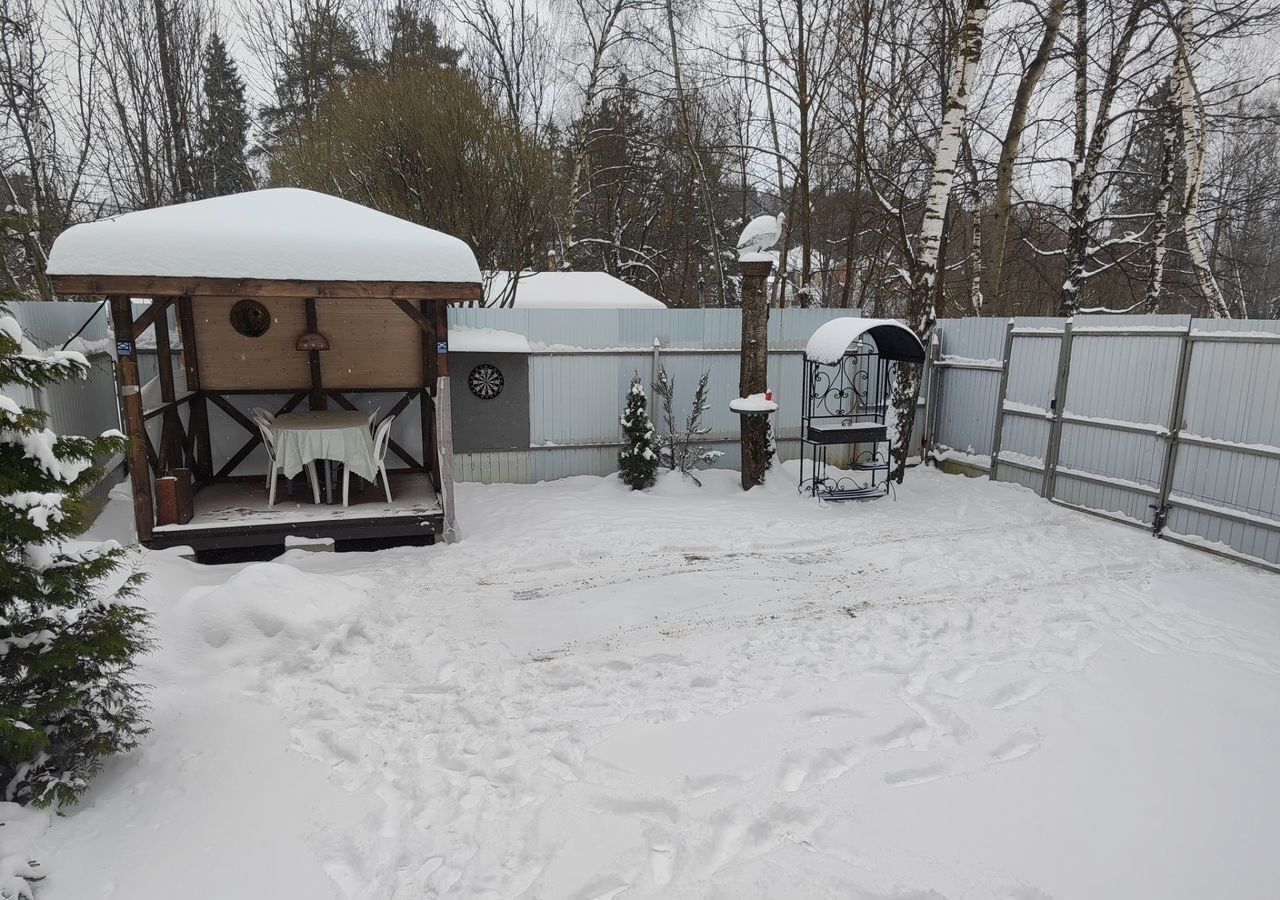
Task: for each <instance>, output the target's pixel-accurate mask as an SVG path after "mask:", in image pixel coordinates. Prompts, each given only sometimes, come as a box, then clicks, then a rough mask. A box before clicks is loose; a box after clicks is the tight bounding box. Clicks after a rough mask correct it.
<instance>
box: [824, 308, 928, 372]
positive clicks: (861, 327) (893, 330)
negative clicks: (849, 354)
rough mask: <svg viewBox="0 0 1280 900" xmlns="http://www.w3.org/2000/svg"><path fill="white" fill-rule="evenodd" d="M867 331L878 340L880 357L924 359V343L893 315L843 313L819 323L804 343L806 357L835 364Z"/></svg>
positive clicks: (829, 364) (910, 359) (904, 359)
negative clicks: (874, 316)
mask: <svg viewBox="0 0 1280 900" xmlns="http://www.w3.org/2000/svg"><path fill="white" fill-rule="evenodd" d="M864 334H865V335H867V336H868V337H870V338H871V340H872V341H874V342H875V345H876V352H878V353H879V354H880V358H881V359H890V360H897V361H899V362H924V345H923V344H921V343H920V339H919V338H918V337H916V335H915V332H913V331H912V330H911V329H910V328H908V327H907V326H906V325H903V324H902V323H901V322H897V321H895V320H893V319H857V318H854V317H852V316H841V317H840V318H838V319H832V320H831V321H829V322H825V323H823V324H822V325H821V326H819V327H818V330H817V331H815V332H814V333H813V335H812V336H811V337H810V338H809V343H808V344H806V345H805V348H804V355H805V358H806V359H810V360H812V361H814V362H817V363H822V364H824V365H828V366H832V365H835V364H836V363H838V362H839V361H840V358H841V357H842V356H844V354H845V351H846V350H848V349H849V347H850V346H851V345H853V344H854V343H856V342H857V341H858V340H859V339H860V338H861V337H862V336H863V335H864Z"/></svg>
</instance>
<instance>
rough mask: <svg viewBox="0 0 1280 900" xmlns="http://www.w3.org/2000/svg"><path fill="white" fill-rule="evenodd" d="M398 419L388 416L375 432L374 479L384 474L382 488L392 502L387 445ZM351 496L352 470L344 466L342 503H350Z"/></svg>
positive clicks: (344, 504)
mask: <svg viewBox="0 0 1280 900" xmlns="http://www.w3.org/2000/svg"><path fill="white" fill-rule="evenodd" d="M395 420H396V417H395V416H387V417H386V418H385V419H383V420H382V421H381V422H379V423H378V428H377V430H375V431H374V433H373V464H374V466H375V467H376V468H377V471H376V472H375V473H374V479H375V480H376V479H377V476H379V475H381V476H382V490H383V491H384V492H385V493H386V495H387V502H388V503H390V502H391V480H390V479H389V478H388V477H387V447H388V446H389V445H390V443H391V423H392V422H394V421H395ZM350 498H351V470H350V469H348V468H346V467H344V468H343V470H342V505H343V506H347V505H349V502H350Z"/></svg>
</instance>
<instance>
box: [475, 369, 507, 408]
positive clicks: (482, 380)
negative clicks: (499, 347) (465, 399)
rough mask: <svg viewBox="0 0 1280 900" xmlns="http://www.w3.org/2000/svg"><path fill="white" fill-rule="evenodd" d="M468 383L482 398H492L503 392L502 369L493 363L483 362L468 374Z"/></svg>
mask: <svg viewBox="0 0 1280 900" xmlns="http://www.w3.org/2000/svg"><path fill="white" fill-rule="evenodd" d="M467 385H468V386H469V387H470V388H471V393H473V394H475V395H476V396H477V397H479V398H480V399H481V400H492V399H493V398H494V397H496V396H498V395H499V394H501V393H502V385H503V379H502V371H501V370H500V369H499V368H498V367H497V366H495V365H492V364H491V363H481V364H480V365H478V366H476V367H475V368H474V369H472V370H471V374H470V375H468V376H467Z"/></svg>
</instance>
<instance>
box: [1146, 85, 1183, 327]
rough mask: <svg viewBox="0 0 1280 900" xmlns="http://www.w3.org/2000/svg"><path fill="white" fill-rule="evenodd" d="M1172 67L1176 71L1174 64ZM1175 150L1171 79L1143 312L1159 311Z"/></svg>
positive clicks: (1175, 105)
mask: <svg viewBox="0 0 1280 900" xmlns="http://www.w3.org/2000/svg"><path fill="white" fill-rule="evenodd" d="M1174 68H1175V69H1176V68H1177V63H1176V61H1175V63H1174ZM1177 147H1178V110H1177V101H1176V100H1175V98H1174V95H1173V79H1172V78H1171V79H1170V83H1169V99H1168V102H1167V103H1166V107H1165V125H1164V139H1163V140H1162V141H1161V149H1160V193H1159V196H1158V198H1157V200H1156V209H1155V215H1154V216H1153V218H1152V222H1151V269H1150V271H1149V272H1148V273H1147V290H1146V295H1145V298H1144V299H1143V309H1144V310H1145V311H1146V312H1148V313H1156V312H1159V310H1160V294H1161V291H1162V290H1163V285H1164V261H1165V257H1166V255H1167V254H1168V238H1169V210H1170V208H1171V207H1172V205H1173V181H1174V163H1175V161H1176V159H1177Z"/></svg>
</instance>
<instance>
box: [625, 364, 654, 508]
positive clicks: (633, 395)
mask: <svg viewBox="0 0 1280 900" xmlns="http://www.w3.org/2000/svg"><path fill="white" fill-rule="evenodd" d="M620 422H621V424H622V433H623V437H622V449H621V450H619V451H618V477H619V478H621V479H622V480H623V481H625V482H626V483H627V484H628V485H629V486H630V487H631V489H632V490H633V491H642V490H644V489H645V488H648V487H653V482H654V481H655V480H656V479H657V477H658V453H657V438H656V437H655V435H654V432H653V422H652V420H650V418H649V402H648V400H647V399H646V398H645V395H644V384H643V382H641V380H640V374H639V373H638V372H637V373H636V374H635V375H633V376H632V378H631V387H629V388H628V389H627V405H626V407H625V408H624V409H623V410H622V418H621V420H620Z"/></svg>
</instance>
